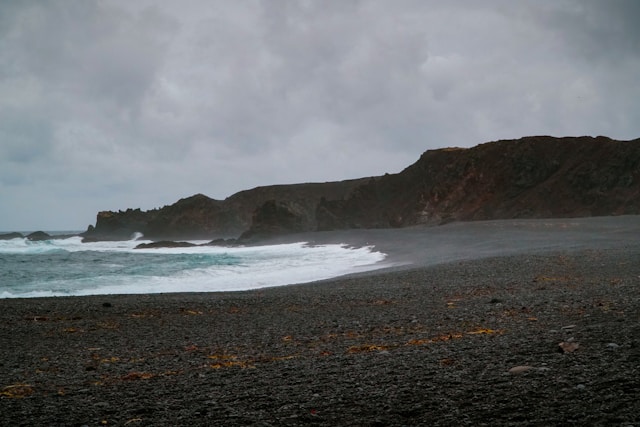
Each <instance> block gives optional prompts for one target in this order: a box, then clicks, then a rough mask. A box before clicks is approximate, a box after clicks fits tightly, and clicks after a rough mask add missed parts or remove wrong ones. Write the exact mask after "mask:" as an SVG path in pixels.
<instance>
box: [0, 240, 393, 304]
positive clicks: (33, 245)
mask: <svg viewBox="0 0 640 427" xmlns="http://www.w3.org/2000/svg"><path fill="white" fill-rule="evenodd" d="M145 242H146V241H144V240H130V241H121V242H96V243H81V239H80V237H72V238H68V239H58V240H45V241H33V242H32V241H29V240H27V239H12V240H5V241H0V265H1V266H2V268H1V269H0V297H1V298H11V297H42V296H62V295H96V294H139V293H160V292H212V291H236V290H247V289H256V288H263V287H270V286H279V285H285V284H290V283H305V282H310V281H314V280H321V279H326V278H330V277H335V276H339V275H344V274H348V273H354V272H359V271H366V270H370V269H375V268H380V267H381V266H382V264H381V261H383V260H384V259H385V254H383V253H381V252H378V251H374V250H373V249H372V248H371V247H359V248H351V247H348V246H347V245H345V244H328V245H314V246H309V245H307V244H305V243H304V242H295V243H288V244H280V245H269V246H254V247H237V248H222V247H213V246H198V247H189V248H162V249H134V247H135V246H136V245H138V244H140V243H145ZM194 243H203V242H194Z"/></svg>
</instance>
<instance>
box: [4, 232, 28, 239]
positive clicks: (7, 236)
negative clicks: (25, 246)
mask: <svg viewBox="0 0 640 427" xmlns="http://www.w3.org/2000/svg"><path fill="white" fill-rule="evenodd" d="M22 238H24V236H23V235H22V234H21V233H6V234H0V240H11V239H22Z"/></svg>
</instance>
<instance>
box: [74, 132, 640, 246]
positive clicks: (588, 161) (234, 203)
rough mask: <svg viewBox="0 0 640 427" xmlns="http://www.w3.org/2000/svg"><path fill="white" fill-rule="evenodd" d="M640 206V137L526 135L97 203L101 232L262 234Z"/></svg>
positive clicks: (93, 231) (96, 232)
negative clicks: (213, 195)
mask: <svg viewBox="0 0 640 427" xmlns="http://www.w3.org/2000/svg"><path fill="white" fill-rule="evenodd" d="M639 213H640V139H638V140H634V141H614V140H611V139H609V138H605V137H597V138H591V137H578V138H553V137H548V136H538V137H526V138H522V139H519V140H505V141H497V142H490V143H486V144H482V145H478V146H476V147H473V148H468V149H458V148H448V149H441V150H431V151H427V152H425V153H424V154H423V155H422V156H421V157H420V159H419V160H418V161H417V162H416V163H414V164H413V165H411V166H409V167H408V168H406V169H405V170H404V171H402V172H400V173H398V174H392V175H389V174H387V175H384V176H380V177H373V178H363V179H359V180H350V181H341V182H329V183H317V184H295V185H276V186H268V187H257V188H254V189H252V190H246V191H242V192H239V193H236V194H234V195H233V196H231V197H229V198H227V199H225V200H223V201H219V200H213V199H210V198H208V197H206V196H203V195H195V196H192V197H189V198H186V199H182V200H180V201H178V202H177V203H175V204H173V205H171V206H165V207H164V208H161V209H155V210H151V211H146V212H144V211H140V210H132V209H129V210H127V211H124V212H122V211H120V212H110V211H109V212H100V213H99V214H98V218H97V222H96V226H95V228H93V227H90V228H89V230H87V232H86V233H85V235H86V236H87V237H95V238H105V237H109V238H128V237H129V236H130V235H131V234H132V233H133V232H135V231H140V232H142V233H144V234H145V235H146V236H147V237H150V238H174V239H175V238H182V239H185V238H219V237H225V238H226V237H236V236H238V235H240V234H241V233H244V237H247V238H255V237H258V236H263V235H272V234H278V233H284V232H294V231H313V230H331V229H344V228H380V227H404V226H410V225H416V224H433V225H436V224H441V223H444V222H448V221H467V220H482V219H506V218H543V217H577V216H599V215H620V214H639Z"/></svg>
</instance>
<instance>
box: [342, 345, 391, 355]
mask: <svg viewBox="0 0 640 427" xmlns="http://www.w3.org/2000/svg"><path fill="white" fill-rule="evenodd" d="M385 350H389V346H386V345H376V344H364V345H354V346H351V347H349V349H348V350H347V353H349V354H354V353H370V352H373V351H385Z"/></svg>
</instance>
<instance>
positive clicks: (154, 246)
mask: <svg viewBox="0 0 640 427" xmlns="http://www.w3.org/2000/svg"><path fill="white" fill-rule="evenodd" d="M193 246H198V245H196V244H194V243H189V242H174V241H172V240H161V241H159V242H151V243H140V244H139V245H138V246H136V247H135V249H158V248H191V247H193Z"/></svg>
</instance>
